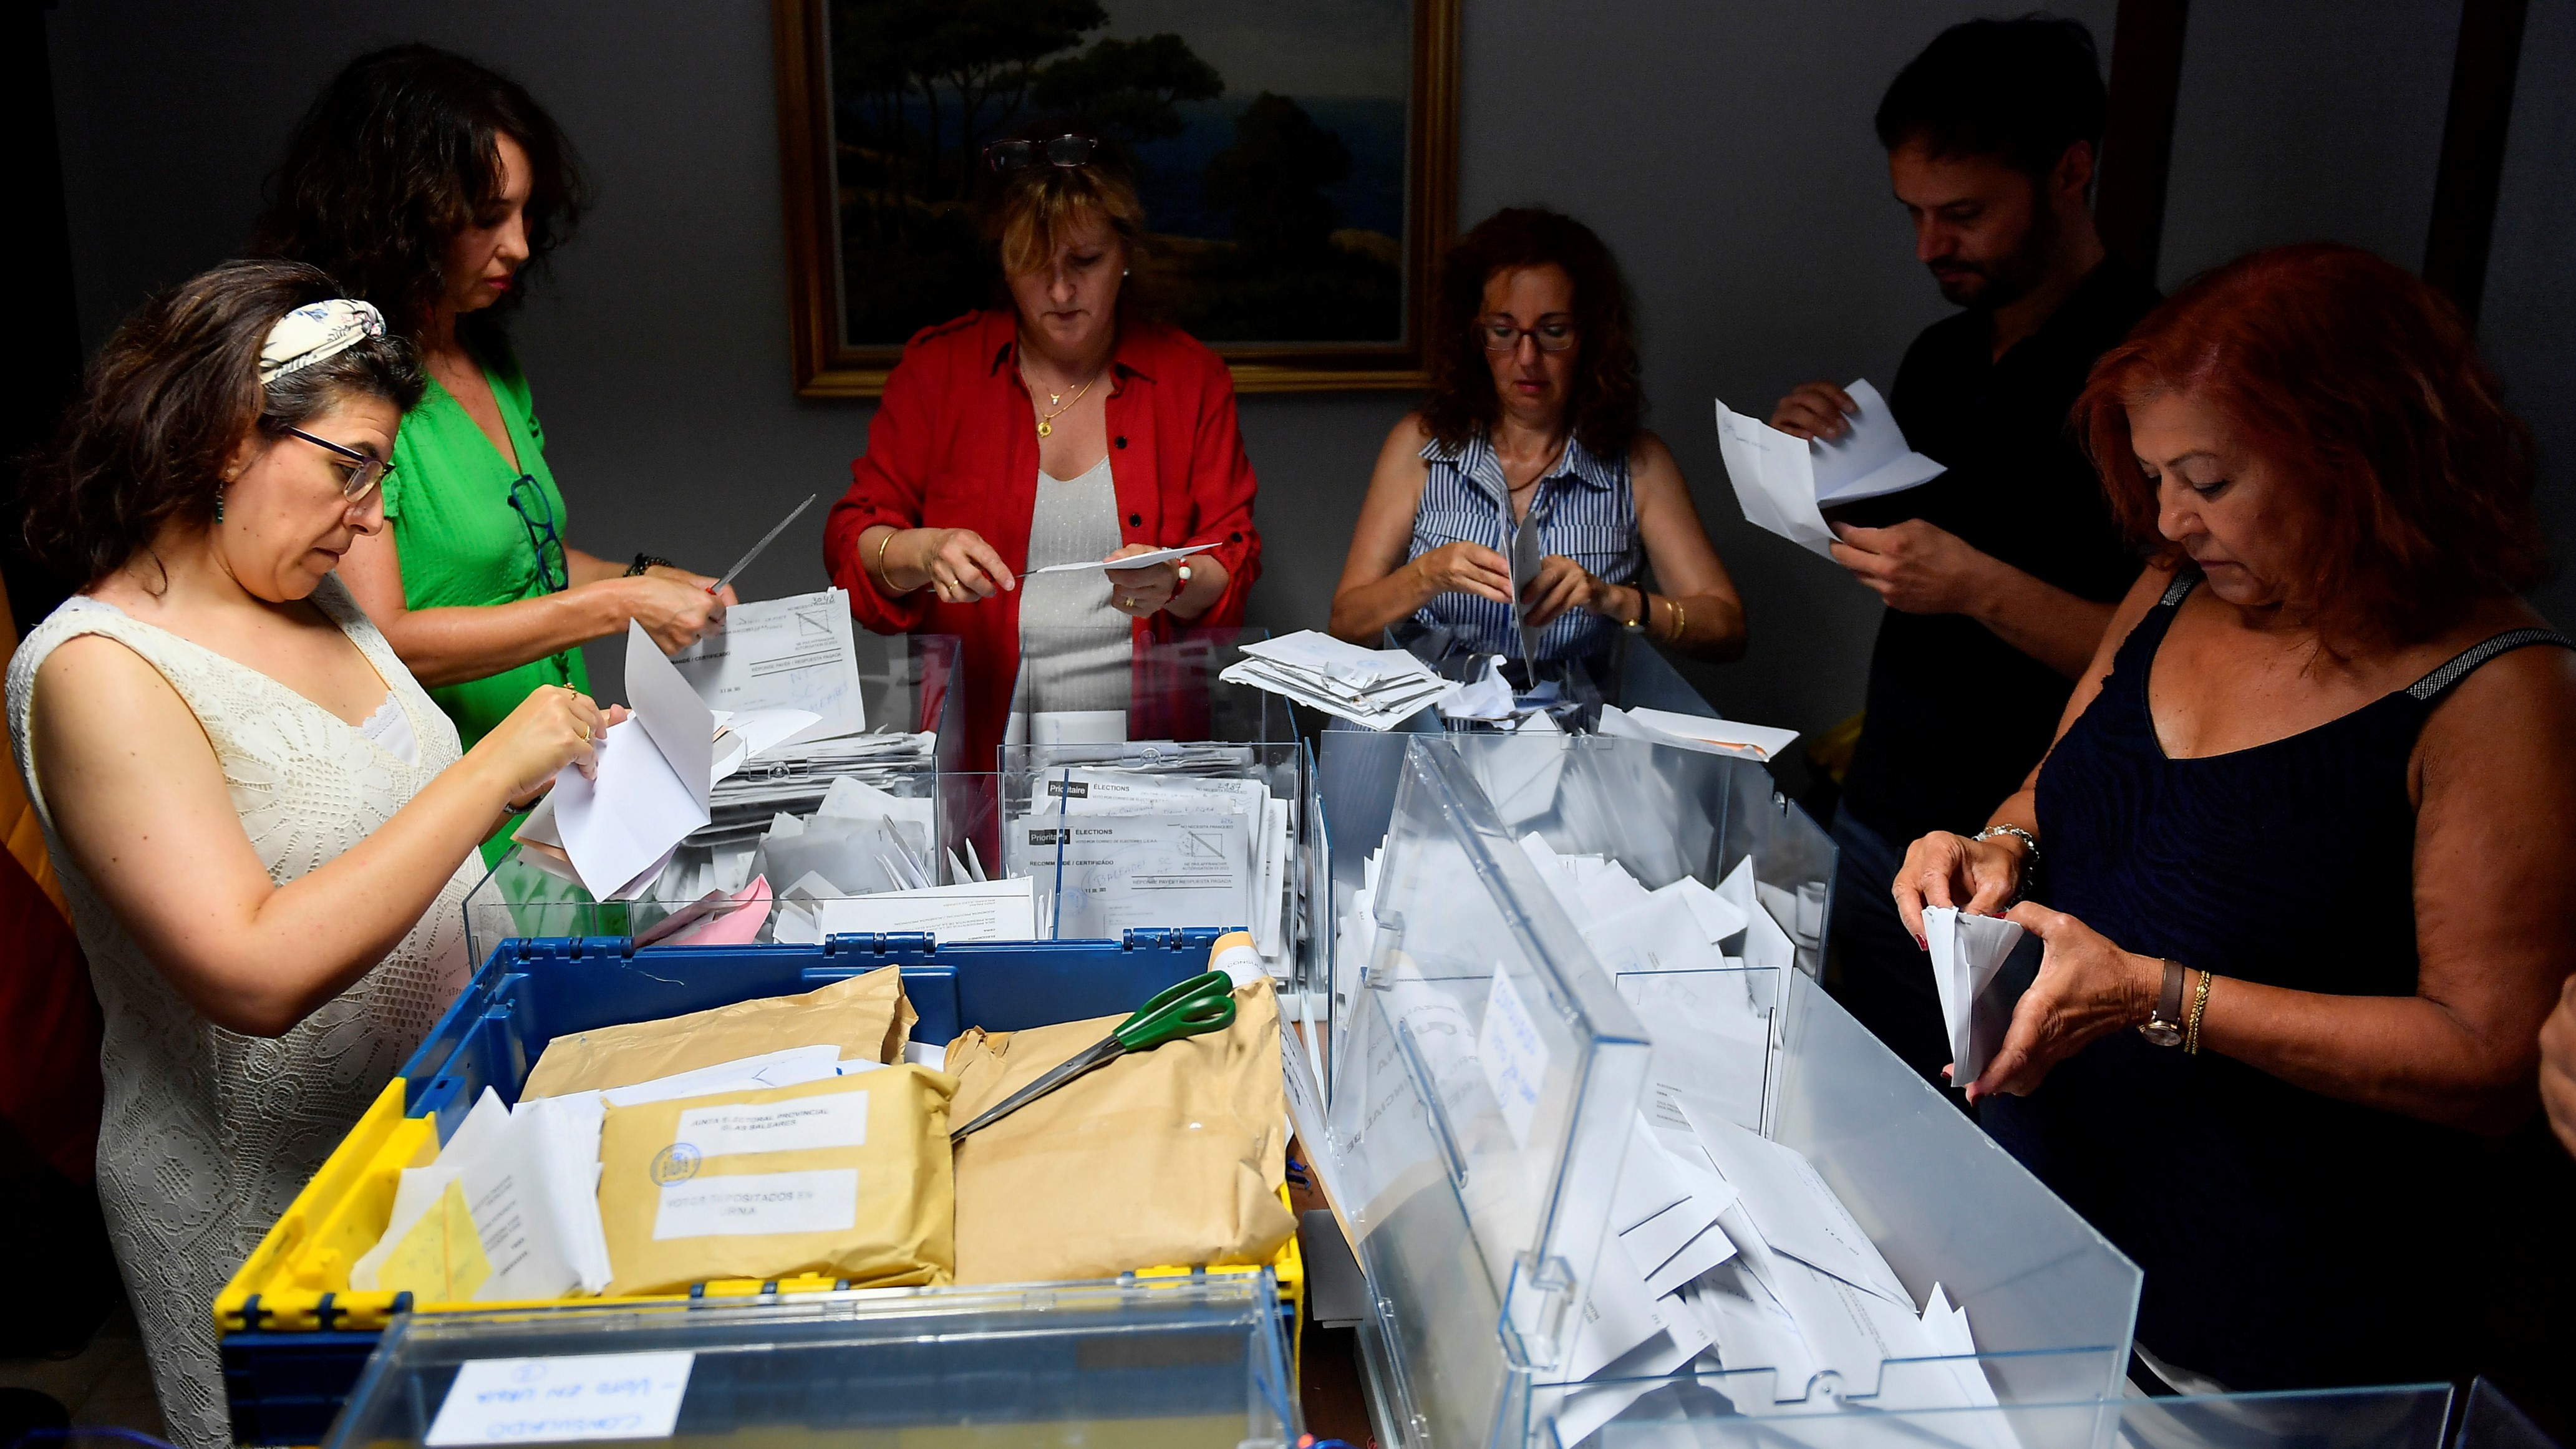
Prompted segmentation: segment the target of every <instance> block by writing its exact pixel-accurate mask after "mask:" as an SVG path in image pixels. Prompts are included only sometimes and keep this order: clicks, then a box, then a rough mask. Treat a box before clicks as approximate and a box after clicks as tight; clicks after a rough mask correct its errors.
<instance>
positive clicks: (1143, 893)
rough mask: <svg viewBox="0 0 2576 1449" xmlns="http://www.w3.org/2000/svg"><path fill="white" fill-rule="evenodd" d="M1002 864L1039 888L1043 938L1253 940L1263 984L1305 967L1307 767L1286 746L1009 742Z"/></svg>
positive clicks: (1002, 788)
mask: <svg viewBox="0 0 2576 1449" xmlns="http://www.w3.org/2000/svg"><path fill="white" fill-rule="evenodd" d="M1001 756H1002V772H1001V775H1000V776H999V779H998V784H997V800H998V805H997V811H996V813H997V814H998V816H999V818H1000V821H1001V831H1000V834H1001V843H1000V846H999V855H998V859H999V860H1000V862H1001V867H1002V869H1003V870H1004V871H1006V872H1008V873H1009V874H1011V875H1014V876H1021V875H1025V876H1028V877H1030V878H1032V879H1033V880H1034V881H1035V882H1036V883H1037V891H1038V897H1039V900H1040V902H1041V906H1040V912H1041V919H1040V922H1039V934H1040V935H1041V937H1043V938H1047V939H1066V940H1078V939H1090V938H1115V937H1117V936H1119V935H1121V934H1123V933H1125V932H1127V931H1131V930H1161V929H1173V928H1181V927H1196V926H1232V927H1239V928H1242V929H1245V930H1249V931H1250V932H1251V933H1252V936H1253V942H1254V945H1255V946H1256V948H1257V949H1258V950H1259V951H1260V953H1261V956H1262V958H1263V960H1264V961H1265V962H1266V963H1267V964H1268V966H1269V969H1270V974H1271V975H1272V977H1273V978H1274V979H1276V980H1278V981H1280V982H1281V983H1283V984H1287V983H1290V982H1292V980H1293V979H1294V977H1295V969H1296V964H1297V962H1298V960H1299V959H1300V956H1299V951H1298V944H1297V943H1298V931H1299V923H1300V921H1301V920H1302V919H1303V916H1302V913H1301V911H1300V908H1299V901H1300V898H1301V896H1302V894H1303V891H1304V882H1305V874H1306V872H1305V862H1306V859H1307V845H1306V836H1307V832H1308V830H1309V822H1310V814H1309V812H1308V810H1307V808H1306V805H1307V796H1308V793H1309V787H1308V783H1307V781H1308V777H1309V775H1310V773H1311V770H1310V760H1311V756H1310V754H1309V753H1308V751H1307V748H1306V746H1305V745H1304V744H1303V743H1301V742H1299V741H1296V740H1294V739H1290V740H1287V741H1281V742H1271V743H1259V742H1252V741H1218V740H1200V741H1175V740H1148V741H1131V742H1125V743H1101V744H1079V743H1072V742H1059V743H1056V744H1043V745H1005V746H1003V747H1002V750H1001Z"/></svg>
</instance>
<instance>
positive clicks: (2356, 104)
mask: <svg viewBox="0 0 2576 1449" xmlns="http://www.w3.org/2000/svg"><path fill="white" fill-rule="evenodd" d="M2459 29H2460V10H2459V5H2458V4H2457V3H2456V0H2450V3H2436V0H2260V3H2243V0H2239V3H2232V4H2230V3H2222V4H2200V5H2194V6H2193V7H2192V8H2191V24H2190V28H2189V30H2188V31H2187V32H2186V33H2185V35H2184V38H2183V64H2182V87H2181V91H2180V94H2179V95H2178V96H2177V97H2176V102H2177V104H2176V107H2175V119H2174V141H2173V173H2172V176H2171V179H2170V182H2169V184H2168V187H2167V191H2166V197H2167V200H2166V204H2165V237H2164V252H2163V255H2162V257H2161V258H2160V264H2159V266H2158V268H2157V270H2158V272H2159V273H2160V280H2161V281H2162V283H2163V285H2164V287H2165V289H2166V290H2167V291H2171V290H2172V289H2173V288H2175V287H2176V286H2179V285H2180V284H2181V283H2182V282H2183V281H2184V280H2186V279H2188V278H2189V277H2191V276H2192V275H2193V274H2194V273H2197V272H2201V271H2204V270H2207V269H2208V268H2210V267H2213V266H2216V265H2218V264H2219V263H2220V262H2224V261H2226V260H2228V259H2229V258H2231V257H2234V256H2237V255H2239V254H2241V253H2244V252H2248V251H2251V250H2253V249H2254V248H2256V247H2265V246H2276V245H2279V244H2281V243H2284V242H2297V241H2317V240H2329V241H2340V242H2350V243H2351V244H2353V245H2354V246H2361V247H2368V248H2369V249H2370V250H2372V251H2375V252H2377V253H2379V254H2380V255H2381V256H2383V257H2386V258H2388V259H2389V260H2391V261H2394V262H2397V263H2399V264H2401V265H2403V266H2407V267H2416V266H2420V265H2421V264H2422V262H2423V260H2424V234H2425V230H2426V228H2427V227H2429V226H2430V225H2431V222H2432V217H2433V175H2434V172H2435V170H2436V169H2437V168H2438V166H2439V165H2440V162H2441V157H2442V117H2443V113H2444V111H2445V109H2446V108H2447V107H2448V106H2449V104H2450V96H2451V55H2452V52H2453V50H2454V49H2455V48H2456V43H2457V41H2458V39H2459Z"/></svg>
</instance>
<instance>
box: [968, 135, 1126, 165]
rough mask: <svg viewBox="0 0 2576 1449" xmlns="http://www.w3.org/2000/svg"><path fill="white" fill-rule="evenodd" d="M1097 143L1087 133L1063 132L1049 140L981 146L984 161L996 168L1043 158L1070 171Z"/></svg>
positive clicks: (1082, 162)
mask: <svg viewBox="0 0 2576 1449" xmlns="http://www.w3.org/2000/svg"><path fill="white" fill-rule="evenodd" d="M1099 149H1100V143H1099V142H1098V141H1095V140H1093V139H1092V138H1091V137H1089V136H1075V135H1063V136H1058V137H1056V138H1055V139H1054V140H1052V141H996V142H994V143H993V144H992V145H990V146H987V147H985V148H984V164H985V165H987V166H990V167H992V168H993V169H994V170H996V171H1017V170H1019V169H1020V168H1021V167H1023V166H1035V165H1037V164H1038V163H1039V162H1041V161H1044V162H1045V163H1046V164H1048V165H1049V166H1061V167H1063V168H1064V169H1066V170H1068V171H1070V170H1072V169H1073V168H1074V167H1076V166H1086V165H1089V164H1090V162H1091V157H1092V154H1093V153H1094V152H1097V151H1098V150H1099Z"/></svg>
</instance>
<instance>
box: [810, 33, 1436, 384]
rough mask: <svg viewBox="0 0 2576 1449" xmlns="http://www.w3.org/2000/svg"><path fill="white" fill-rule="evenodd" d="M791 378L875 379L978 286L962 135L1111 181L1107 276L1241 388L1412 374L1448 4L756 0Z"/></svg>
mask: <svg viewBox="0 0 2576 1449" xmlns="http://www.w3.org/2000/svg"><path fill="white" fill-rule="evenodd" d="M774 3H775V7H776V8H775V13H774V20H775V24H776V28H777V48H778V107H779V140H780V151H781V157H782V161H783V164H784V166H785V172H786V193H787V252H788V270H789V304H790V307H791V311H792V322H793V333H794V346H795V351H796V357H795V362H796V390H797V392H798V393H799V394H800V395H802V396H806V397H873V396H875V395H877V394H878V393H879V392H881V391H883V390H884V387H885V377H886V372H887V371H888V369H890V368H892V367H893V366H894V364H895V361H896V359H897V358H898V357H900V356H901V355H902V351H903V343H904V340H905V339H906V338H908V337H910V336H911V335H912V334H913V333H915V332H917V331H919V330H920V329H922V328H923V327H926V326H929V325H931V324H933V323H937V322H943V321H946V320H947V319H949V318H951V317H954V316H956V315H958V314H959V313H961V312H965V311H967V310H969V309H971V308H974V307H979V306H985V305H989V304H990V303H991V302H992V301H993V300H994V297H995V288H996V280H997V279H996V277H995V267H994V262H993V260H992V249H991V247H990V245H989V244H988V243H986V242H985V241H984V239H983V237H982V235H981V231H980V227H979V225H978V217H977V213H976V206H975V202H976V199H977V197H978V196H979V194H980V192H981V191H982V189H983V188H982V184H981V183H982V181H983V159H982V156H983V148H984V146H985V145H986V143H988V142H990V141H992V140H995V139H997V138H999V137H1002V136H1006V135H1013V134H1020V133H1022V132H1024V131H1025V130H1026V128H1028V127H1029V126H1030V125H1032V124H1033V123H1035V122H1037V121H1039V120H1041V119H1044V120H1046V121H1049V122H1054V121H1059V120H1060V121H1062V122H1064V123H1065V124H1066V125H1067V126H1068V127H1069V128H1070V129H1075V130H1079V131H1082V132H1084V133H1086V134H1090V135H1095V136H1098V137H1099V138H1100V139H1101V140H1102V141H1103V143H1104V144H1105V145H1106V146H1108V147H1109V148H1110V149H1111V150H1112V152H1113V153H1114V154H1115V155H1116V157H1117V158H1118V160H1119V161H1120V162H1121V163H1122V164H1123V165H1125V166H1126V168H1127V169H1128V170H1129V171H1130V172H1131V173H1132V174H1133V175H1134V177H1135V179H1136V183H1137V190H1138V192H1139V194H1140V196H1141V197H1142V199H1143V201H1144V205H1145V213H1146V225H1147V235H1146V237H1145V240H1144V243H1143V246H1142V247H1141V249H1140V251H1141V255H1140V257H1139V259H1138V262H1137V278H1136V280H1135V281H1132V282H1131V283H1130V285H1141V286H1143V287H1144V288H1146V289H1147V292H1148V295H1149V296H1150V298H1151V300H1152V305H1153V306H1154V308H1155V310H1156V311H1157V313H1158V314H1159V315H1161V316H1162V317H1164V318H1165V319H1167V320H1169V321H1171V322H1172V323H1174V324H1176V325H1178V326H1180V327H1181V328H1183V329H1185V330H1187V331H1188V332H1189V333H1190V334H1191V335H1193V336H1195V337H1197V338H1198V339H1199V340H1200V341H1202V342H1205V343H1207V344H1208V345H1209V346H1211V347H1213V348H1215V349H1216V350H1217V352H1218V353H1219V354H1221V355H1222V356H1223V357H1224V358H1225V360H1226V362H1227V364H1228V365H1229V366H1230V367H1231V368H1232V369H1233V371H1234V377H1235V385H1236V387H1237V388H1239V389H1241V390H1243V391H1247V392H1263V391H1318V390H1326V389H1343V388H1419V387H1421V386H1422V385H1423V380H1424V379H1423V353H1422V338H1423V331H1424V328H1425V325H1426V323H1427V321H1428V319H1429V317H1430V315H1431V296H1430V285H1431V273H1432V267H1433V264H1434V263H1435V261H1436V260H1437V258H1438V257H1439V254H1440V250H1441V248H1443V247H1444V246H1446V245H1447V244H1448V242H1449V239H1450V232H1451V228H1452V226H1453V224H1454V219H1455V214H1456V210H1457V200H1456V198H1457V109H1458V108H1457V54H1458V6H1459V0H1270V3H1264V4H1259V5H1251V4H1244V3H1241V0H774Z"/></svg>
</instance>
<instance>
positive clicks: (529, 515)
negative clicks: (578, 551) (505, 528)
mask: <svg viewBox="0 0 2576 1449" xmlns="http://www.w3.org/2000/svg"><path fill="white" fill-rule="evenodd" d="M510 507H511V509H512V511H514V512H516V513H517V514H518V515H519V527H520V528H521V529H523V530H525V531H526V533H527V535H528V548H529V550H530V551H531V552H533V553H535V554H536V556H537V578H538V580H539V582H541V583H543V584H544V585H545V586H546V592H547V593H550V594H560V593H562V592H563V591H564V590H566V589H568V588H571V587H572V570H571V569H570V567H568V566H567V564H566V562H565V560H564V543H563V535H562V534H559V533H557V532H555V505H554V501H553V500H552V499H550V498H548V497H546V490H545V489H543V488H542V487H539V486H538V484H537V475H535V474H534V473H522V474H520V475H519V476H518V477H516V478H513V479H511V480H510Z"/></svg>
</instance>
